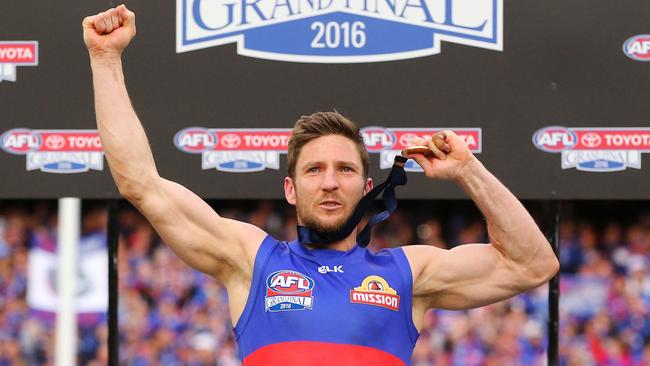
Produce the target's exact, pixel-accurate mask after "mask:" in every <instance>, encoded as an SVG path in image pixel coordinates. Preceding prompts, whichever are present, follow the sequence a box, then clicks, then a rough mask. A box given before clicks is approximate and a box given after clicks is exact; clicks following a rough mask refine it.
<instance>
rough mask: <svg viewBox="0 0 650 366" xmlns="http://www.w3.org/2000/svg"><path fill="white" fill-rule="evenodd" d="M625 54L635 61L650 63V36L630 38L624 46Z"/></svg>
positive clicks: (641, 35)
mask: <svg viewBox="0 0 650 366" xmlns="http://www.w3.org/2000/svg"><path fill="white" fill-rule="evenodd" d="M623 52H624V53H625V55H627V57H629V58H631V59H633V60H637V61H650V34H640V35H637V36H633V37H630V38H629V39H628V40H627V41H625V43H624V44H623Z"/></svg>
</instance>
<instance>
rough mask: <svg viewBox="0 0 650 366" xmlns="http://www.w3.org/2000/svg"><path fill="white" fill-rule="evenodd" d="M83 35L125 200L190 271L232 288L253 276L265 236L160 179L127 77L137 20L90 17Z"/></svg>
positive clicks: (122, 14) (104, 134) (123, 14)
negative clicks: (125, 56) (127, 52)
mask: <svg viewBox="0 0 650 366" xmlns="http://www.w3.org/2000/svg"><path fill="white" fill-rule="evenodd" d="M83 31H84V33H83V34H84V41H85V43H86V46H87V48H88V52H89V54H90V64H91V67H92V73H93V86H94V92H95V110H96V114H97V127H98V129H99V136H100V138H101V141H102V145H103V148H104V152H105V154H106V159H107V160H108V164H109V166H110V170H111V173H112V175H113V179H114V180H115V183H116V184H117V187H118V189H119V191H120V194H121V195H122V196H124V197H125V198H126V199H127V200H129V202H131V203H132V204H133V205H134V206H135V207H137V208H138V210H140V212H142V213H143V214H144V215H145V216H146V218H147V219H148V220H149V222H151V224H152V225H153V227H154V228H155V229H156V231H157V232H158V234H159V235H160V236H161V238H162V239H163V240H164V242H165V243H166V244H167V245H169V246H170V247H171V248H172V250H173V251H174V252H175V253H176V254H177V255H178V256H179V257H180V258H181V259H182V260H184V261H185V262H186V263H187V264H189V265H190V266H192V267H194V268H195V269H197V270H199V271H202V272H205V273H208V274H210V275H213V276H215V277H217V278H219V279H221V280H223V281H224V282H226V283H227V282H228V281H229V280H230V279H231V277H232V276H233V275H240V276H239V277H244V278H250V275H251V274H252V266H253V262H254V256H255V253H256V252H257V248H258V246H259V244H260V243H261V241H262V239H263V238H264V236H265V233H264V232H263V231H262V230H260V229H258V228H256V227H254V226H252V225H249V224H245V223H241V222H238V221H234V220H229V219H225V218H221V217H219V215H217V213H216V212H214V210H212V209H211V208H210V207H209V206H208V205H207V204H206V203H205V202H204V201H203V200H202V199H201V198H199V197H198V196H196V195H195V194H194V193H192V192H190V191H189V190H188V189H186V188H184V187H183V186H181V185H179V184H176V183H174V182H170V181H168V180H166V179H163V178H161V177H160V176H159V175H158V171H157V170H156V165H155V163H154V159H153V154H152V152H151V149H150V147H149V142H148V141H147V136H146V134H145V131H144V129H143V127H142V125H141V123H140V121H139V120H138V117H137V115H136V113H135V111H134V110H133V107H132V106H131V101H130V99H129V96H128V93H127V90H126V86H125V83H124V75H123V72H122V62H121V55H122V51H123V50H124V49H125V48H126V47H127V46H128V44H129V43H130V41H131V40H132V39H133V37H134V36H135V33H136V29H135V14H134V13H133V12H131V11H129V10H128V9H127V8H126V7H125V6H124V5H120V6H119V7H117V8H113V9H110V10H108V11H105V12H103V13H99V14H97V15H94V16H90V17H87V18H85V19H84V21H83Z"/></svg>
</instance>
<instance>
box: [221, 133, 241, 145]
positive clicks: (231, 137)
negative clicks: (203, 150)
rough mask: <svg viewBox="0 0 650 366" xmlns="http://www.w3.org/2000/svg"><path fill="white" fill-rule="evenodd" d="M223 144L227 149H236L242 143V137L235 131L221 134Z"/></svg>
mask: <svg viewBox="0 0 650 366" xmlns="http://www.w3.org/2000/svg"><path fill="white" fill-rule="evenodd" d="M221 144H222V145H223V147H225V148H227V149H236V148H237V147H239V145H241V137H239V136H238V135H235V134H234V133H229V134H226V135H223V136H221Z"/></svg>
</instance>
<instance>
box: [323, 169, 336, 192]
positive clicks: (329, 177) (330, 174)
mask: <svg viewBox="0 0 650 366" xmlns="http://www.w3.org/2000/svg"><path fill="white" fill-rule="evenodd" d="M338 188H339V181H338V179H337V177H336V171H334V169H328V170H327V171H326V172H325V175H324V177H323V182H322V183H321V189H323V190H324V191H333V190H335V189H338Z"/></svg>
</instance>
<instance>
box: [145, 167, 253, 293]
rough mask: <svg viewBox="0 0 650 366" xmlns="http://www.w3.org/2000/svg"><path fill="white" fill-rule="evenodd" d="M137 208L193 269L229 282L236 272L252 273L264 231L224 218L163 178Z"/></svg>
mask: <svg viewBox="0 0 650 366" xmlns="http://www.w3.org/2000/svg"><path fill="white" fill-rule="evenodd" d="M134 204H135V205H136V207H137V208H138V209H139V210H140V211H141V212H142V213H143V214H144V215H145V216H146V218H147V219H148V220H149V222H150V223H151V224H152V226H153V227H154V229H155V230H156V232H157V233H158V234H159V235H160V237H161V238H162V240H163V241H164V242H165V244H167V245H168V246H169V247H170V248H171V249H172V250H173V251H174V252H175V253H176V255H178V256H179V257H180V258H181V259H182V260H183V261H184V262H185V263H187V264H188V265H190V266H191V267H193V268H195V269H197V270H199V271H201V272H204V273H207V274H210V275H212V276H215V277H217V278H219V279H221V280H225V279H226V278H227V277H228V276H229V275H231V274H233V273H242V272H243V273H248V272H251V273H252V266H253V261H254V257H255V253H256V252H257V248H258V247H259V244H260V243H261V241H262V240H263V238H264V236H265V235H266V234H265V233H264V232H263V231H262V230H261V229H259V228H257V227H255V226H253V225H250V224H247V223H243V222H239V221H235V220H231V219H227V218H223V217H220V216H219V215H218V214H217V213H216V212H215V211H214V210H213V209H212V208H211V207H210V206H209V205H208V204H207V203H206V202H205V201H203V200H202V199H201V198H200V197H198V196H197V195H196V194H194V193H193V192H191V191H190V190H188V189H187V188H185V187H183V186H182V185H180V184H178V183H175V182H172V181H169V180H166V179H163V178H159V181H158V182H157V184H156V185H155V186H154V187H152V189H151V191H150V192H149V193H147V194H146V195H144V196H143V198H142V199H141V200H140V201H139V202H137V203H136V202H134Z"/></svg>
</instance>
